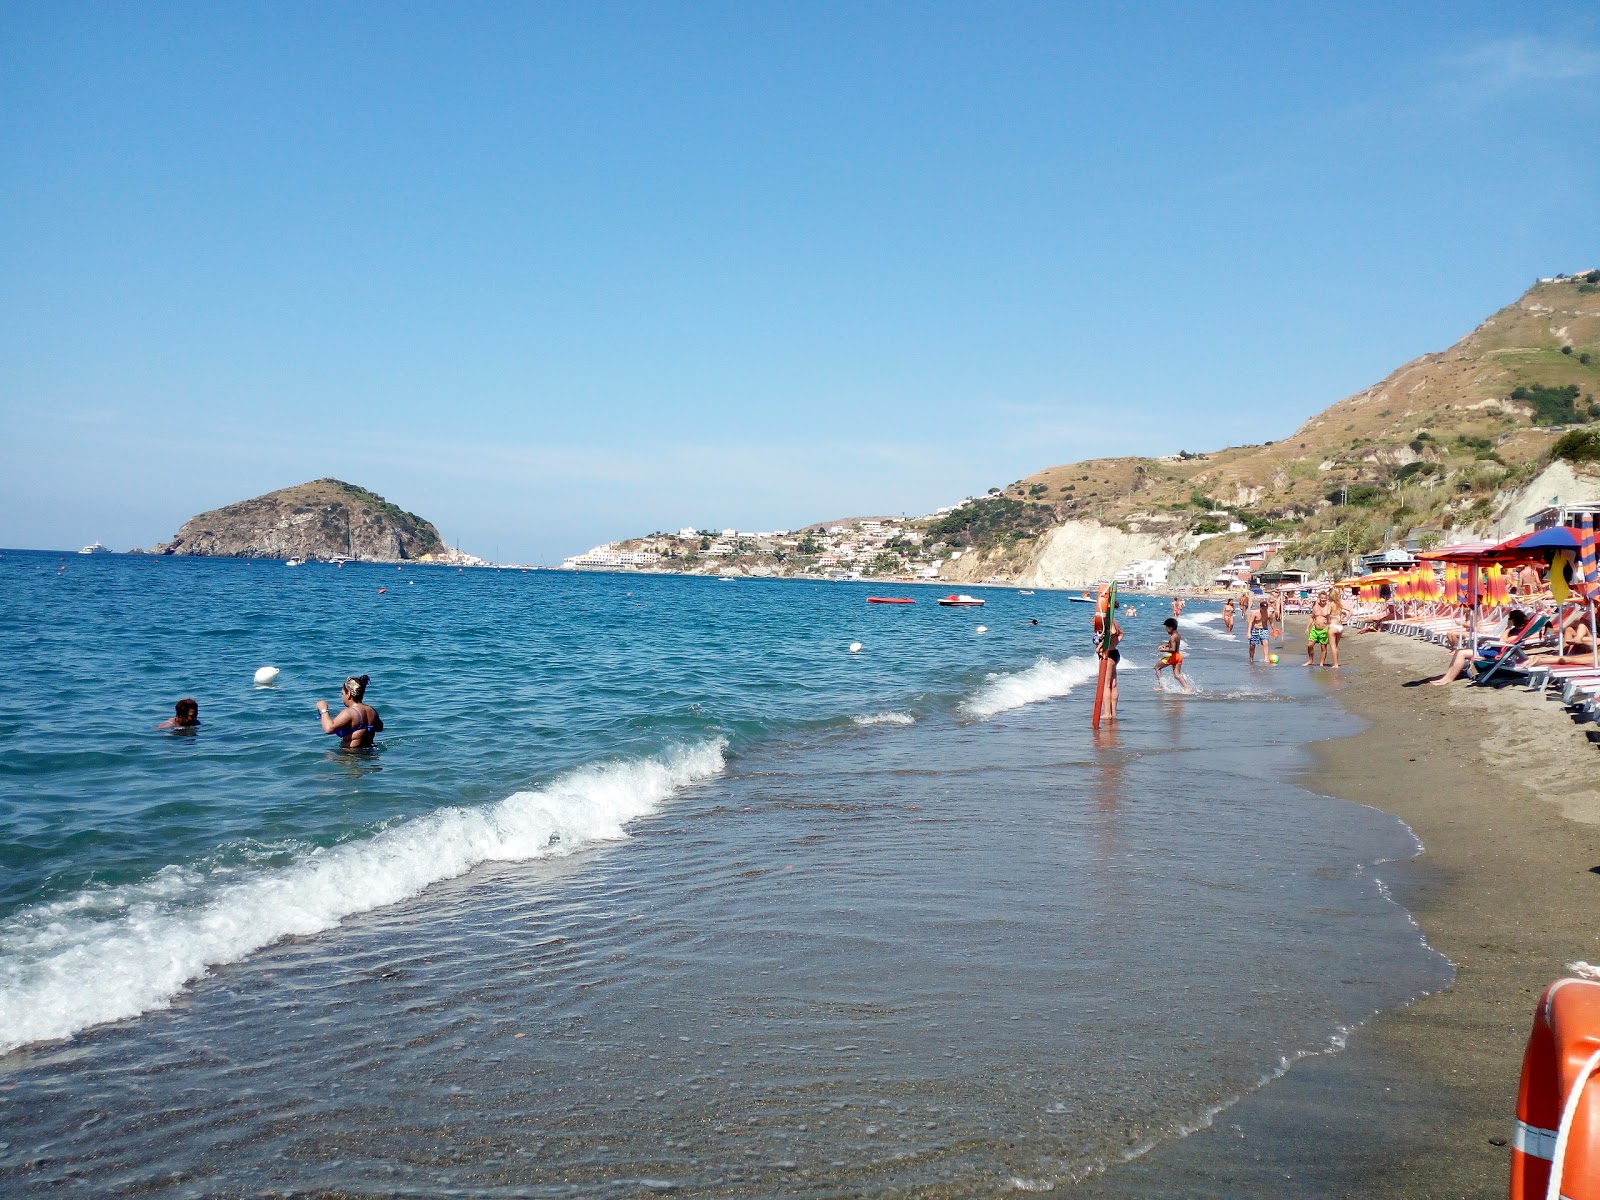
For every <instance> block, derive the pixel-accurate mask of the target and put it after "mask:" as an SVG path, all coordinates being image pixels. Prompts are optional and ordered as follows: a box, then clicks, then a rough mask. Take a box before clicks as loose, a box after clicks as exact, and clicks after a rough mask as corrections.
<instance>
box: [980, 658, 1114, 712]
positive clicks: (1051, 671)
mask: <svg viewBox="0 0 1600 1200" xmlns="http://www.w3.org/2000/svg"><path fill="white" fill-rule="evenodd" d="M1123 665H1124V666H1126V665H1127V660H1126V659H1124V660H1123ZM1099 670H1100V661H1099V659H1097V658H1094V657H1092V656H1090V655H1079V656H1078V657H1075V658H1067V659H1052V658H1041V659H1040V660H1039V661H1038V662H1036V663H1034V664H1033V666H1031V667H1029V668H1028V669H1027V670H1025V671H1014V672H1009V673H1004V672H1000V673H996V674H993V675H990V676H989V680H988V682H987V683H985V684H984V685H983V687H982V688H980V689H979V690H978V692H977V693H976V694H974V695H973V696H971V697H970V698H969V699H967V701H966V702H965V703H963V704H962V706H961V707H962V709H963V710H964V711H965V712H967V713H969V714H971V715H972V716H975V717H992V716H994V715H995V714H997V713H1003V712H1009V711H1010V710H1011V709H1013V708H1021V707H1022V706H1023V705H1025V704H1033V703H1036V702H1037V701H1040V700H1053V699H1055V698H1056V697H1058V696H1065V695H1067V694H1068V693H1069V692H1071V691H1072V690H1073V689H1074V688H1076V687H1077V686H1078V685H1079V684H1080V683H1086V682H1087V681H1089V680H1091V679H1093V678H1094V677H1095V676H1096V675H1097V674H1098V673H1099Z"/></svg>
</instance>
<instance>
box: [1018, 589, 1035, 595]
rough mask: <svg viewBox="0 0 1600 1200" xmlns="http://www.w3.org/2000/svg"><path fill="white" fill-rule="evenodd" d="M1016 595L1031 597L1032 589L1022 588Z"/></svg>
mask: <svg viewBox="0 0 1600 1200" xmlns="http://www.w3.org/2000/svg"><path fill="white" fill-rule="evenodd" d="M1017 595H1019V596H1031V595H1033V589H1032V588H1023V589H1022V590H1021V591H1020V592H1018V593H1017Z"/></svg>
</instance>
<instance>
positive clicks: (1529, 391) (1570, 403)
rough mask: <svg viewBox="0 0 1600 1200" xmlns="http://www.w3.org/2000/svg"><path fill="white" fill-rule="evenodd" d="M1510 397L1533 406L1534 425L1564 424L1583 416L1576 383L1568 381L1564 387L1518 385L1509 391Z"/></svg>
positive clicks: (1580, 418)
mask: <svg viewBox="0 0 1600 1200" xmlns="http://www.w3.org/2000/svg"><path fill="white" fill-rule="evenodd" d="M1511 399H1513V400H1520V401H1522V402H1523V403H1524V404H1528V405H1531V406H1532V407H1533V423H1534V424H1535V425H1566V424H1570V423H1571V422H1573V421H1578V420H1582V418H1583V414H1582V412H1581V411H1580V409H1579V406H1578V385H1577V384H1575V383H1569V384H1567V386H1566V387H1549V386H1547V385H1545V384H1542V383H1536V384H1534V385H1533V386H1532V387H1519V388H1517V389H1516V390H1514V391H1513V392H1512V393H1511Z"/></svg>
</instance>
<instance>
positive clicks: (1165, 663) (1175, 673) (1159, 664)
mask: <svg viewBox="0 0 1600 1200" xmlns="http://www.w3.org/2000/svg"><path fill="white" fill-rule="evenodd" d="M1161 623H1162V624H1163V625H1165V626H1166V627H1167V640H1166V642H1165V643H1163V645H1162V647H1161V657H1160V658H1159V659H1157V660H1156V691H1158V692H1159V691H1161V690H1162V687H1161V672H1162V671H1163V670H1165V669H1166V668H1167V667H1171V668H1172V677H1173V678H1174V679H1176V680H1177V681H1178V686H1179V687H1181V688H1182V689H1183V690H1184V691H1185V692H1193V691H1194V689H1193V688H1192V687H1190V686H1189V681H1188V680H1187V679H1185V678H1184V677H1183V672H1182V671H1181V670H1179V669H1178V668H1180V667H1182V666H1183V639H1182V638H1181V637H1179V636H1178V622H1177V619H1176V618H1174V617H1168V618H1167V619H1166V620H1165V621H1163V622H1161Z"/></svg>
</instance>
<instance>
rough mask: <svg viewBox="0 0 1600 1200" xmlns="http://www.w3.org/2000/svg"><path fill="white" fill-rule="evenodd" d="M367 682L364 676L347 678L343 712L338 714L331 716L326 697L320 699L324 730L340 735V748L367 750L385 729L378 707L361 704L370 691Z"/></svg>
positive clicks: (318, 703) (319, 711) (318, 702)
mask: <svg viewBox="0 0 1600 1200" xmlns="http://www.w3.org/2000/svg"><path fill="white" fill-rule="evenodd" d="M367 682H368V681H367V677H366V676H365V675H352V676H351V677H350V678H349V679H346V680H345V681H344V691H343V699H344V711H343V712H341V713H340V714H339V715H338V716H337V717H333V716H329V715H328V702H327V701H326V700H318V701H317V715H318V717H320V718H321V720H322V732H323V733H331V734H337V735H338V736H339V746H340V748H341V749H344V750H366V749H368V748H369V747H370V746H371V745H372V743H373V742H374V740H376V738H377V736H378V735H379V734H380V733H382V732H383V718H382V717H380V716H379V715H378V710H377V709H375V708H373V707H372V706H371V705H369V704H363V703H362V699H363V697H365V696H366V694H367Z"/></svg>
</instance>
